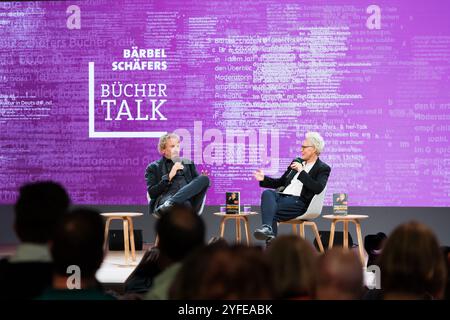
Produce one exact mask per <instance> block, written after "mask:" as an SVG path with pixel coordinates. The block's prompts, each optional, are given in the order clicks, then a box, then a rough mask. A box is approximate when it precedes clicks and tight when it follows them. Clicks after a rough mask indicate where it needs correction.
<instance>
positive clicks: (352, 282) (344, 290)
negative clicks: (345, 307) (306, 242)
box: [316, 248, 364, 300]
mask: <svg viewBox="0 0 450 320" xmlns="http://www.w3.org/2000/svg"><path fill="white" fill-rule="evenodd" d="M363 286H364V275H363V266H362V263H361V260H360V259H359V256H358V255H357V254H356V253H355V252H354V251H352V250H345V249H342V248H333V249H330V250H328V251H327V252H325V253H324V254H323V255H322V256H320V257H319V261H318V279H317V291H316V297H317V299H319V300H356V299H361V297H362V294H363Z"/></svg>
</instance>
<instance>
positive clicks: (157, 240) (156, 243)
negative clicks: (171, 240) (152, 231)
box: [153, 234, 159, 247]
mask: <svg viewBox="0 0 450 320" xmlns="http://www.w3.org/2000/svg"><path fill="white" fill-rule="evenodd" d="M158 244H159V236H158V234H157V235H156V239H155V244H154V245H153V246H154V247H157V246H158Z"/></svg>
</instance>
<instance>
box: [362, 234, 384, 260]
mask: <svg viewBox="0 0 450 320" xmlns="http://www.w3.org/2000/svg"><path fill="white" fill-rule="evenodd" d="M386 239H387V236H386V234H384V233H383V232H378V233H377V234H369V235H367V236H366V237H365V238H364V249H365V250H366V252H367V255H368V256H369V257H368V260H367V266H372V265H378V261H377V259H378V257H379V256H380V254H381V250H382V248H383V245H384V243H385V242H386Z"/></svg>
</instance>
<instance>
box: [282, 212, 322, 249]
mask: <svg viewBox="0 0 450 320" xmlns="http://www.w3.org/2000/svg"><path fill="white" fill-rule="evenodd" d="M278 224H291V225H292V232H293V233H294V234H296V235H297V234H298V235H299V236H300V237H302V238H303V239H306V238H305V226H310V227H311V228H312V230H313V232H314V237H315V238H316V241H317V245H318V246H319V251H320V252H324V250H323V245H322V240H321V239H320V234H319V230H318V229H317V225H316V223H315V222H314V221H308V220H298V219H292V220H287V221H279V222H278ZM297 226H298V229H299V230H298V231H297Z"/></svg>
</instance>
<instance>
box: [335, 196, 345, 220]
mask: <svg viewBox="0 0 450 320" xmlns="http://www.w3.org/2000/svg"><path fill="white" fill-rule="evenodd" d="M333 213H334V214H340V215H344V216H345V215H347V214H348V194H346V193H333Z"/></svg>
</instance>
